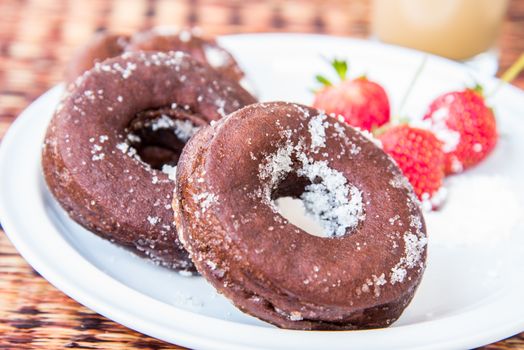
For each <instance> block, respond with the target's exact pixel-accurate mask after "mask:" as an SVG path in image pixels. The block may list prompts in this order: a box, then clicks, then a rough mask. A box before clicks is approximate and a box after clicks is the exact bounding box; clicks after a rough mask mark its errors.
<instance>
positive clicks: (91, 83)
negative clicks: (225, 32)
mask: <svg viewBox="0 0 524 350" xmlns="http://www.w3.org/2000/svg"><path fill="white" fill-rule="evenodd" d="M252 102H254V99H253V97H252V96H251V95H250V94H249V93H248V92H246V91H245V90H244V89H243V88H242V87H240V85H238V83H236V82H234V81H232V80H230V79H225V78H224V77H223V76H222V75H220V74H219V73H218V72H216V71H215V70H213V69H211V68H209V67H207V66H205V65H202V64H201V63H199V62H197V61H196V60H195V59H193V58H192V57H191V56H189V55H186V54H184V53H182V52H176V53H175V52H171V53H162V52H157V53H144V52H137V53H124V54H123V55H121V56H119V57H116V58H112V59H109V60H106V61H103V62H102V63H97V64H96V65H95V67H94V68H93V69H91V70H89V71H87V72H86V73H85V74H84V75H82V76H81V78H79V79H77V80H76V83H74V84H71V85H70V90H69V91H68V92H67V94H66V96H65V97H64V99H63V101H62V102H61V104H60V105H59V107H58V108H57V111H56V114H55V115H54V117H53V119H52V120H51V123H50V124H49V126H48V130H47V135H46V138H45V142H44V148H43V153H42V165H43V170H44V175H45V179H46V181H47V184H48V186H49V188H50V190H51V192H52V193H53V194H54V196H55V197H56V199H57V200H58V202H59V203H60V204H61V205H62V207H63V208H65V210H66V211H67V212H68V214H69V215H70V217H71V218H72V219H73V220H75V221H76V222H78V223H79V224H81V225H82V226H84V227H86V228H87V229H89V230H91V231H93V232H95V233H97V234H98V235H100V236H102V237H104V238H107V239H109V240H111V241H114V242H115V243H118V244H120V245H123V246H125V247H128V248H130V249H132V250H134V251H136V252H138V253H139V254H141V255H145V256H148V257H149V258H151V259H152V260H153V261H155V262H156V263H158V264H161V265H164V266H166V267H170V268H174V269H178V270H185V271H191V270H193V269H194V267H193V265H192V263H191V261H190V260H189V259H188V256H187V253H186V251H185V250H184V249H183V248H182V246H181V245H180V243H179V241H178V239H177V235H176V230H175V227H174V225H173V215H172V209H171V201H172V198H171V196H172V194H173V186H174V183H173V180H174V173H173V170H174V166H175V165H176V162H177V161H178V155H179V153H180V151H181V149H182V147H183V145H184V144H185V142H186V141H187V140H188V139H189V138H190V137H191V136H192V134H193V133H194V132H195V131H196V129H197V128H198V127H199V126H202V125H204V124H207V123H208V122H209V121H211V120H216V119H219V118H221V117H222V116H225V115H226V114H228V113H231V112H233V111H235V110H236V109H238V108H240V107H243V106H245V105H247V104H250V103H252ZM146 161H147V162H149V163H146Z"/></svg>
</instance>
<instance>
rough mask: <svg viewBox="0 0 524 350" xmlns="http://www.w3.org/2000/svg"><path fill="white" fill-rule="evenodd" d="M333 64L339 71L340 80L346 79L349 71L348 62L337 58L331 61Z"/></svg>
mask: <svg viewBox="0 0 524 350" xmlns="http://www.w3.org/2000/svg"><path fill="white" fill-rule="evenodd" d="M331 65H332V66H333V68H334V69H335V71H336V72H337V75H338V76H339V77H340V80H345V79H346V74H347V72H348V63H347V62H346V61H343V60H337V59H336V58H335V59H334V60H333V61H332V62H331Z"/></svg>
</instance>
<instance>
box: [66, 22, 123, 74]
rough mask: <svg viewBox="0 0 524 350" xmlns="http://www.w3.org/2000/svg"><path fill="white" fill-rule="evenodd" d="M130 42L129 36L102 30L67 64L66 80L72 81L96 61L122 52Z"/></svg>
mask: <svg viewBox="0 0 524 350" xmlns="http://www.w3.org/2000/svg"><path fill="white" fill-rule="evenodd" d="M128 42H129V36H127V35H119V34H111V33H106V32H100V33H97V34H95V35H94V36H93V37H92V38H91V39H90V40H89V41H88V42H87V43H86V44H85V45H84V47H82V48H80V49H79V50H78V51H77V52H76V53H75V54H74V56H73V58H72V59H71V61H70V62H69V64H68V65H67V68H66V72H65V80H66V82H68V83H72V82H74V81H75V79H76V78H78V77H79V76H81V75H82V74H83V73H84V72H85V71H87V70H89V69H91V68H93V66H94V65H95V63H97V62H102V61H103V60H105V59H108V58H111V57H116V56H119V55H120V54H122V53H123V52H124V50H125V47H126V46H127V44H128Z"/></svg>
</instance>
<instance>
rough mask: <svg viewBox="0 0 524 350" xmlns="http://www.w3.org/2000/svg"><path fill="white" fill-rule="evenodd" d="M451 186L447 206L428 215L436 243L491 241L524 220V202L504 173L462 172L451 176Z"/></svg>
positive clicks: (510, 231)
mask: <svg viewBox="0 0 524 350" xmlns="http://www.w3.org/2000/svg"><path fill="white" fill-rule="evenodd" d="M448 186H449V188H450V191H449V195H448V197H449V198H448V200H447V202H446V205H444V206H443V207H442V208H441V209H440V210H437V211H434V212H430V213H427V214H426V223H427V225H428V231H430V232H431V239H432V242H434V243H437V244H446V245H456V244H461V245H471V244H491V243H493V242H496V241H499V240H502V239H505V238H507V237H508V236H510V235H511V233H512V232H513V230H514V228H515V227H516V226H517V225H519V224H522V223H523V222H524V220H523V219H524V216H523V212H524V210H523V208H522V203H520V202H519V199H518V197H517V196H516V194H515V191H514V190H513V189H512V187H511V186H510V183H509V180H508V179H506V178H504V177H502V176H493V175H492V176H488V175H461V176H457V177H451V178H449V179H448Z"/></svg>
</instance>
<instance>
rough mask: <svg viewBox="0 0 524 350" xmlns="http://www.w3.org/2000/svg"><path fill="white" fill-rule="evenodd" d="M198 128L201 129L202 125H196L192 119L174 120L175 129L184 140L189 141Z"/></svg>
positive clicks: (176, 133)
mask: <svg viewBox="0 0 524 350" xmlns="http://www.w3.org/2000/svg"><path fill="white" fill-rule="evenodd" d="M198 130H200V127H198V126H195V124H193V123H192V122H191V121H190V120H180V119H176V120H175V121H174V129H173V131H174V132H175V135H176V137H178V139H179V140H180V141H182V142H187V141H188V140H189V139H190V138H191V137H192V136H193V135H194V134H196V132H197V131H198Z"/></svg>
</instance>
